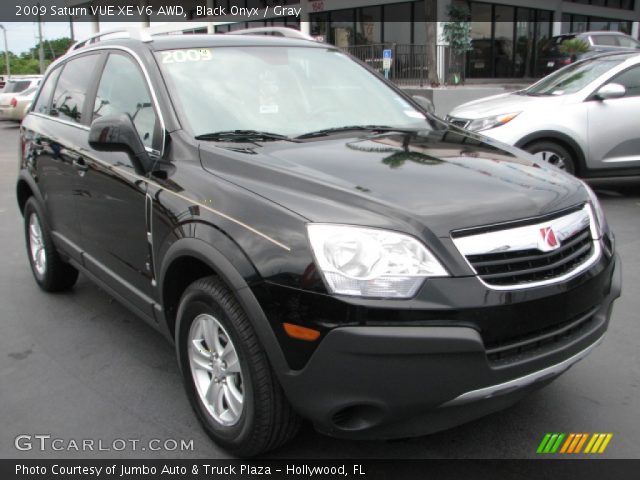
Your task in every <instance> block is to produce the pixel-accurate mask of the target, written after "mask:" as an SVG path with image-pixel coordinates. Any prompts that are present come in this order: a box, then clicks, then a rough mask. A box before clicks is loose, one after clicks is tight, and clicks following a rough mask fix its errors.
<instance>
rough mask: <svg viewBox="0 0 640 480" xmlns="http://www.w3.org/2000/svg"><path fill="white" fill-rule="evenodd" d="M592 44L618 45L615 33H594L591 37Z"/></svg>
mask: <svg viewBox="0 0 640 480" xmlns="http://www.w3.org/2000/svg"><path fill="white" fill-rule="evenodd" d="M591 40H592V41H593V43H594V45H602V46H607V47H609V46H611V47H617V46H618V38H617V36H616V35H594V36H592V37H591Z"/></svg>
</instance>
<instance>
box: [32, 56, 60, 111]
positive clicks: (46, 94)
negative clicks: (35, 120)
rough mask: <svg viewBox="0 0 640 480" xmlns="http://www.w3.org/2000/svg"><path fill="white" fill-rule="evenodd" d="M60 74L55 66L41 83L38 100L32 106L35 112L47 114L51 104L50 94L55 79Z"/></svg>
mask: <svg viewBox="0 0 640 480" xmlns="http://www.w3.org/2000/svg"><path fill="white" fill-rule="evenodd" d="M58 75H60V69H59V68H56V69H55V70H54V71H52V72H51V73H50V74H49V76H48V77H47V79H46V80H45V82H44V85H42V89H41V90H40V95H38V100H37V101H36V103H35V106H34V107H33V111H34V112H35V113H41V114H43V115H49V107H50V106H51V94H52V93H53V87H54V86H55V84H56V79H57V78H58Z"/></svg>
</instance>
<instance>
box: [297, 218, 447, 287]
mask: <svg viewBox="0 0 640 480" xmlns="http://www.w3.org/2000/svg"><path fill="white" fill-rule="evenodd" d="M307 230H308V233H309V240H310V242H311V248H312V250H313V254H314V255H315V259H316V263H317V265H318V268H319V270H320V271H321V272H322V275H323V276H324V279H325V281H326V283H327V286H328V287H329V290H330V291H331V292H332V293H338V294H342V295H357V296H361V297H384V298H409V297H412V296H413V295H415V293H416V292H417V290H418V288H419V287H420V285H422V282H423V281H424V279H425V278H426V277H446V276H448V274H447V271H446V270H445V269H444V267H443V266H442V265H441V264H440V262H438V260H436V258H435V257H434V256H433V255H432V254H431V252H429V251H428V250H427V248H426V247H425V246H424V245H423V244H422V243H420V242H419V241H418V240H416V239H415V238H413V237H410V236H408V235H404V234H401V233H397V232H390V231H387V230H379V229H375V228H365V227H353V226H348V225H327V224H308V225H307Z"/></svg>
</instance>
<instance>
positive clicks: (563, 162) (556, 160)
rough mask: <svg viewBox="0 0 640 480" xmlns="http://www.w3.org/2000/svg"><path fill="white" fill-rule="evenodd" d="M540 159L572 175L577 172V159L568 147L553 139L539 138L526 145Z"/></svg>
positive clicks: (526, 148) (527, 149) (528, 150)
mask: <svg viewBox="0 0 640 480" xmlns="http://www.w3.org/2000/svg"><path fill="white" fill-rule="evenodd" d="M524 150H526V151H527V152H529V153H531V154H532V155H534V156H535V157H537V158H538V159H539V160H542V161H545V162H547V163H550V164H551V165H554V166H555V167H558V168H559V169H560V170H564V171H565V172H567V173H570V174H571V175H575V174H576V173H577V164H578V163H577V159H576V158H575V155H574V154H572V153H571V152H570V151H569V150H567V148H565V147H564V146H562V145H560V144H559V143H557V142H554V141H552V140H539V141H536V142H532V143H530V144H529V145H527V146H525V147H524Z"/></svg>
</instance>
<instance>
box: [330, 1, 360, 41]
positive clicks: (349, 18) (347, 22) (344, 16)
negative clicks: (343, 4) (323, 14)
mask: <svg viewBox="0 0 640 480" xmlns="http://www.w3.org/2000/svg"><path fill="white" fill-rule="evenodd" d="M354 19H355V11H354V10H353V9H351V8H350V9H346V10H334V11H332V12H331V24H330V25H329V41H330V42H331V43H333V44H334V45H335V46H337V47H339V48H345V47H349V46H351V45H354V43H355V35H354V31H353V30H354V24H355V22H354Z"/></svg>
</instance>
